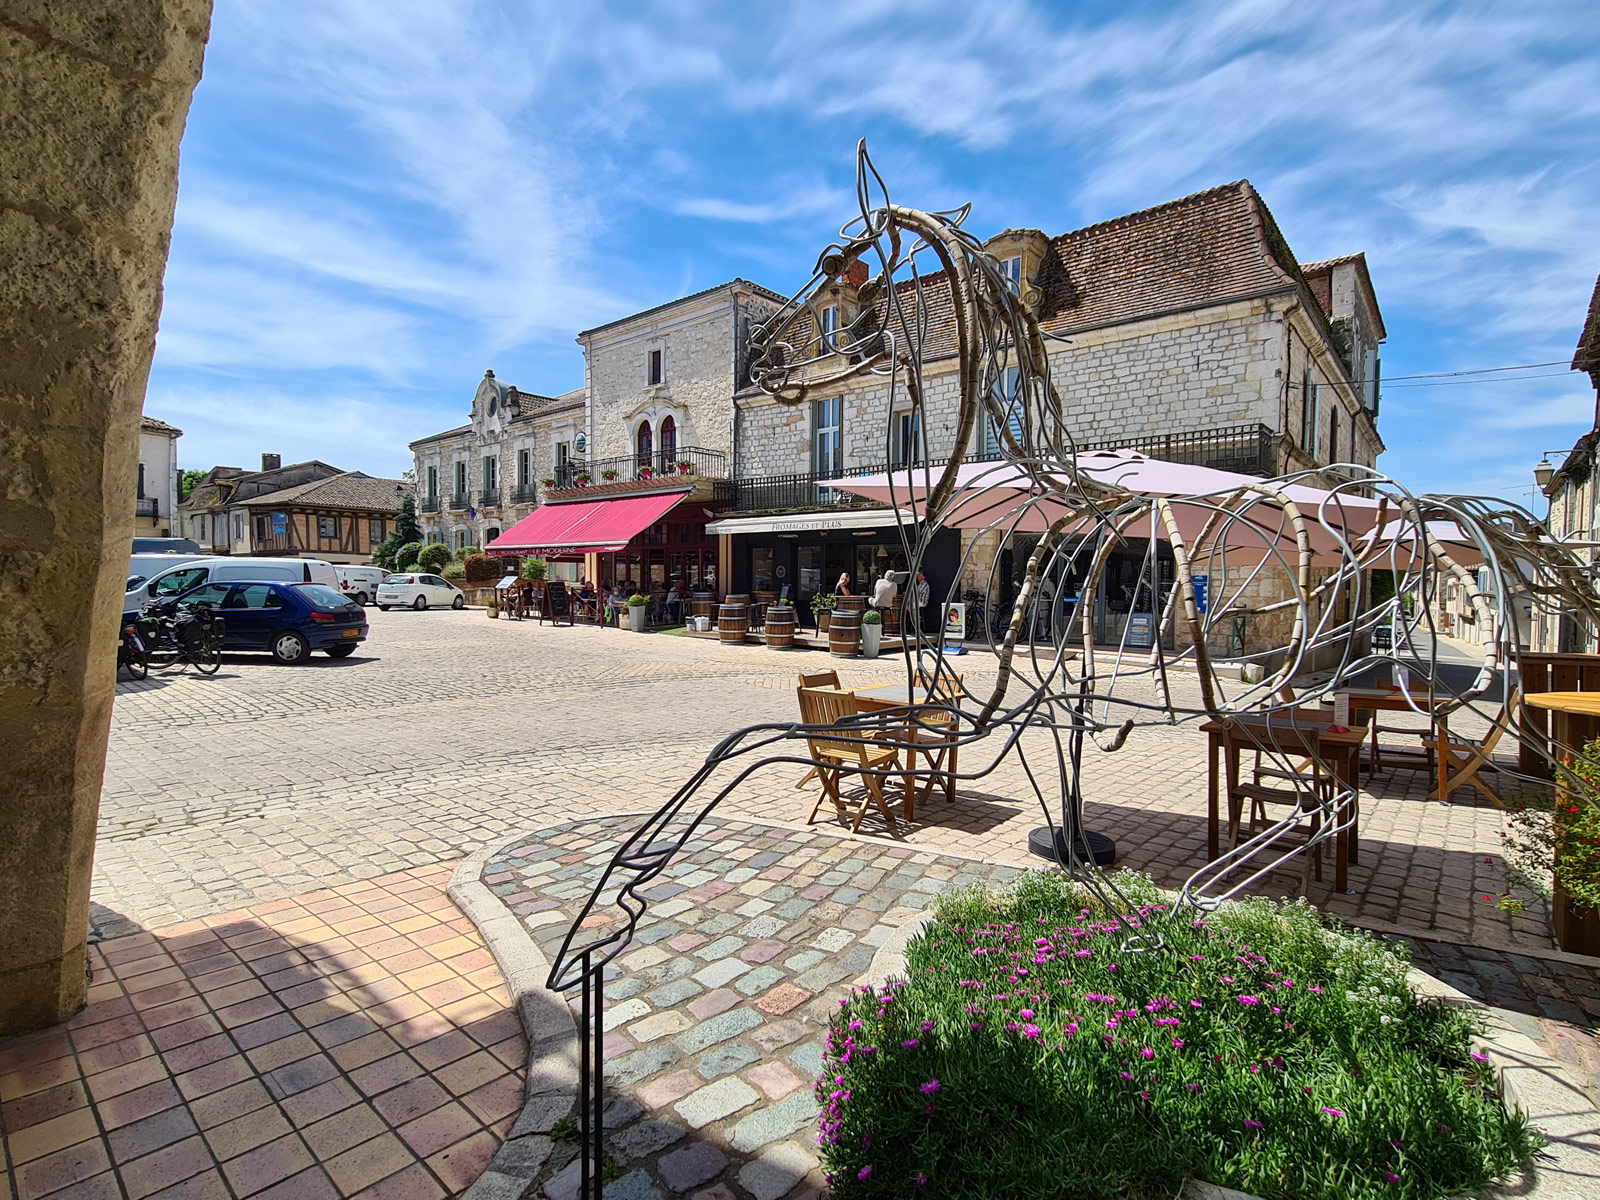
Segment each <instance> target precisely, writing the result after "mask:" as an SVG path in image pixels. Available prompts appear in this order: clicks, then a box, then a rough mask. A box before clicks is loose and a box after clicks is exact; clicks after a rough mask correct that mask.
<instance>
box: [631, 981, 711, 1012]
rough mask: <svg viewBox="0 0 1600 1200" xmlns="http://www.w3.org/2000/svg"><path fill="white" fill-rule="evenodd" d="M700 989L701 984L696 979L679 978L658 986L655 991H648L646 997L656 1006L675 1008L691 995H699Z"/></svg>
mask: <svg viewBox="0 0 1600 1200" xmlns="http://www.w3.org/2000/svg"><path fill="white" fill-rule="evenodd" d="M700 991H701V988H700V985H699V984H698V983H696V982H695V981H694V980H692V979H677V980H674V981H673V982H672V983H669V984H667V985H666V986H665V987H658V988H656V990H655V991H653V992H646V993H645V996H644V999H645V1000H646V1002H648V1003H649V1004H650V1005H651V1006H653V1007H655V1008H674V1007H676V1006H677V1005H679V1004H682V1003H683V1002H684V1001H685V1000H687V999H689V998H690V997H691V996H698V995H699V994H700Z"/></svg>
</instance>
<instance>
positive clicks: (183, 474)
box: [178, 467, 206, 500]
mask: <svg viewBox="0 0 1600 1200" xmlns="http://www.w3.org/2000/svg"><path fill="white" fill-rule="evenodd" d="M205 476H206V473H205V472H204V471H202V470H200V468H198V467H190V468H189V469H188V470H187V471H179V472H178V499H179V500H182V499H183V498H184V497H186V496H187V495H188V494H189V493H190V492H192V491H194V485H195V484H197V483H199V482H200V481H201V480H202V479H204V478H205Z"/></svg>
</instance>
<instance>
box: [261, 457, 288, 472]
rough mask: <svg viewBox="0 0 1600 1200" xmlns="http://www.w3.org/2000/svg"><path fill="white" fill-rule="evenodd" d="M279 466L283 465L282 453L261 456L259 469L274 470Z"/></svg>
mask: <svg viewBox="0 0 1600 1200" xmlns="http://www.w3.org/2000/svg"><path fill="white" fill-rule="evenodd" d="M281 466H283V455H281V454H263V455H262V456H261V469H262V470H263V471H276V470H277V469H278V468H279V467H281Z"/></svg>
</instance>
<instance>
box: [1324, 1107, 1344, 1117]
mask: <svg viewBox="0 0 1600 1200" xmlns="http://www.w3.org/2000/svg"><path fill="white" fill-rule="evenodd" d="M1322 1111H1323V1112H1325V1113H1327V1114H1328V1115H1329V1116H1330V1117H1342V1116H1344V1109H1342V1108H1328V1107H1327V1106H1324V1107H1323V1109H1322Z"/></svg>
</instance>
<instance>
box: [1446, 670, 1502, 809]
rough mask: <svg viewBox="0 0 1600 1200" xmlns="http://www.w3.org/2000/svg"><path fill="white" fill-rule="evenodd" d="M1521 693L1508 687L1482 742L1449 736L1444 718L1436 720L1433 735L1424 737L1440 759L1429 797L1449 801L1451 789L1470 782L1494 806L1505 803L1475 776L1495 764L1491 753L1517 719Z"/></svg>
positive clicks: (1499, 806) (1498, 806) (1453, 789)
mask: <svg viewBox="0 0 1600 1200" xmlns="http://www.w3.org/2000/svg"><path fill="white" fill-rule="evenodd" d="M1521 694H1522V693H1521V689H1519V688H1512V689H1511V692H1510V694H1508V695H1507V696H1506V703H1505V707H1504V708H1502V709H1501V710H1500V715H1499V716H1498V717H1497V718H1496V719H1495V722H1494V724H1493V725H1491V726H1489V732H1488V733H1486V734H1484V736H1483V740H1482V741H1481V742H1467V741H1462V740H1461V739H1459V738H1452V737H1451V736H1450V730H1449V728H1448V727H1447V726H1446V724H1445V722H1444V720H1443V719H1440V720H1439V721H1438V722H1436V723H1435V725H1434V728H1433V733H1432V736H1431V737H1425V738H1424V744H1425V745H1426V746H1427V748H1428V752H1429V753H1430V754H1431V755H1433V756H1435V757H1436V758H1437V760H1438V763H1439V784H1438V786H1437V787H1435V788H1434V789H1433V791H1431V792H1429V793H1428V799H1430V800H1443V801H1446V802H1448V801H1449V799H1450V793H1451V792H1453V791H1455V790H1456V789H1457V788H1458V787H1463V786H1465V785H1466V784H1469V783H1470V784H1471V785H1472V786H1473V787H1475V788H1477V789H1478V790H1479V791H1480V792H1482V793H1483V794H1484V795H1485V796H1486V797H1488V799H1489V803H1491V804H1493V805H1494V806H1495V807H1496V808H1504V807H1505V806H1506V805H1505V801H1504V800H1502V799H1500V796H1499V795H1498V794H1497V793H1496V792H1495V790H1494V789H1493V788H1491V787H1490V786H1489V785H1488V784H1486V783H1485V782H1484V781H1483V780H1481V779H1479V778H1478V772H1479V771H1481V770H1483V769H1484V768H1485V767H1489V768H1491V769H1493V768H1494V765H1495V764H1494V759H1493V758H1492V757H1491V755H1493V753H1494V748H1495V746H1496V745H1497V744H1498V743H1499V741H1500V739H1501V737H1503V736H1504V735H1505V732H1506V730H1507V729H1509V728H1511V722H1512V721H1514V720H1515V719H1516V712H1517V701H1518V700H1519V699H1520V697H1521Z"/></svg>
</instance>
